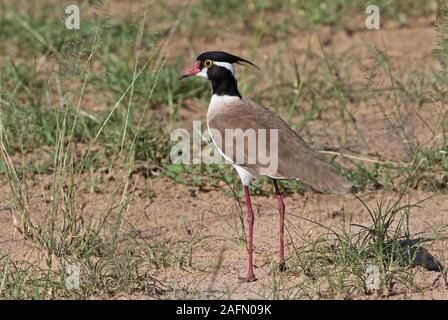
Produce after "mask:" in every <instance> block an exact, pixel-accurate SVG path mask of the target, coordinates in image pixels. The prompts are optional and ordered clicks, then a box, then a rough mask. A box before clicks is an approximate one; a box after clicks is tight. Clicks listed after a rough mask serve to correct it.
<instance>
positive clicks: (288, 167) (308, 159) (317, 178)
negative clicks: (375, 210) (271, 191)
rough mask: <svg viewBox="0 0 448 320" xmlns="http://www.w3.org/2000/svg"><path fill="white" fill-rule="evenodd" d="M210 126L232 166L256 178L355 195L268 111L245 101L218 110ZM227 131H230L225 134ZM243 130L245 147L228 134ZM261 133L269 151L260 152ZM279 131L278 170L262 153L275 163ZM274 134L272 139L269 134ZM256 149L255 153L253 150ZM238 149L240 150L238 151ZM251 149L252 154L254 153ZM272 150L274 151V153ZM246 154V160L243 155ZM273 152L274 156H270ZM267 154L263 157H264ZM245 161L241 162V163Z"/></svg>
mask: <svg viewBox="0 0 448 320" xmlns="http://www.w3.org/2000/svg"><path fill="white" fill-rule="evenodd" d="M207 124H208V127H209V130H210V131H211V132H210V133H211V135H212V137H213V140H214V141H215V143H217V145H218V148H219V149H220V151H221V153H223V154H224V155H225V156H226V157H227V158H230V159H231V160H232V162H234V163H237V164H239V165H242V166H243V167H245V168H246V169H248V170H249V171H250V172H251V173H252V174H254V175H255V176H258V175H267V176H270V177H272V178H277V179H298V180H301V181H303V182H304V183H306V184H308V185H310V186H311V187H313V188H314V189H316V190H318V191H321V192H324V193H335V194H344V193H347V192H350V191H352V189H353V186H352V184H351V183H350V181H348V180H347V179H345V178H344V177H343V176H341V175H340V174H339V173H338V172H337V171H336V170H335V168H334V167H333V166H331V165H330V164H329V163H327V161H326V159H325V157H324V156H323V155H321V154H320V153H318V152H316V151H314V150H312V149H311V148H309V147H308V146H307V144H306V143H305V142H304V141H303V140H302V139H301V138H300V137H299V136H298V135H297V133H296V132H295V131H294V130H292V129H291V128H290V127H289V125H288V124H287V123H286V122H285V121H284V120H283V119H282V118H281V117H280V116H279V115H277V114H276V113H274V112H272V111H270V110H269V109H266V108H264V107H262V106H260V105H258V104H256V103H254V102H252V101H251V100H249V99H242V100H240V101H238V102H232V103H229V104H226V105H223V106H220V107H219V108H215V110H213V112H209V114H208V115H207ZM226 129H228V130H227V131H226ZM238 129H239V130H240V133H241V132H243V133H246V134H247V135H246V137H245V139H244V145H243V146H242V145H241V143H242V141H241V140H239V141H238V140H237V139H236V138H235V137H234V136H233V137H232V136H231V135H227V136H226V134H228V133H229V132H235V130H238ZM259 129H265V130H266V131H265V132H266V139H265V140H266V151H264V150H261V149H262V148H259V145H258V141H259V138H261V140H263V139H264V136H260V132H262V131H260V130H259ZM272 129H277V130H278V131H277V132H278V135H277V137H278V138H277V141H278V144H277V148H278V150H277V154H278V161H277V166H271V168H270V167H269V165H268V164H267V162H266V160H267V159H268V158H269V157H268V158H266V157H265V158H264V159H261V160H260V159H259V154H260V153H259V152H265V153H266V155H267V156H270V157H271V159H270V161H275V159H274V158H273V156H274V155H275V153H276V152H275V147H274V145H273V144H272V145H271V140H272V143H275V140H276V138H275V132H276V131H275V130H274V131H272ZM248 132H249V133H250V132H252V133H255V135H256V137H257V140H256V141H257V142H256V143H252V144H251V143H250V140H249V139H250V138H249V134H248ZM272 132H274V135H273V136H271V134H270V133H272ZM254 144H255V145H256V146H255V147H256V153H255V154H254V153H253V152H252V151H253V148H254ZM238 148H241V149H240V150H238ZM251 148H252V150H251ZM271 149H272V150H271ZM241 150H243V156H240V157H239V158H238V155H241V152H238V151H241ZM271 151H272V155H271ZM263 154H264V153H263ZM241 158H242V159H241Z"/></svg>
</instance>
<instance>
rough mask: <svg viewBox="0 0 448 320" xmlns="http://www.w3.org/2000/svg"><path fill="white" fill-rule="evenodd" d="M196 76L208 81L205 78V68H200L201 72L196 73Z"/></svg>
mask: <svg viewBox="0 0 448 320" xmlns="http://www.w3.org/2000/svg"><path fill="white" fill-rule="evenodd" d="M196 76H198V77H201V78H204V79H208V77H207V68H205V67H204V68H202V70H201V72H199V73H197V74H196Z"/></svg>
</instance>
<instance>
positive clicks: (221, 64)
mask: <svg viewBox="0 0 448 320" xmlns="http://www.w3.org/2000/svg"><path fill="white" fill-rule="evenodd" d="M215 65H217V66H220V67H223V68H226V69H227V70H230V72H232V74H233V76H234V77H235V68H234V67H233V64H232V63H228V62H221V61H215Z"/></svg>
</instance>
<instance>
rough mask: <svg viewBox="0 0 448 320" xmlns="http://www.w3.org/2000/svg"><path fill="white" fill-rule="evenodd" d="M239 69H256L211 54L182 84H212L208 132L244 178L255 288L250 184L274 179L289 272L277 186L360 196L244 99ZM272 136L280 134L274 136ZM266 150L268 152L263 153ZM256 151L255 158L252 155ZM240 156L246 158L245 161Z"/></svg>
mask: <svg viewBox="0 0 448 320" xmlns="http://www.w3.org/2000/svg"><path fill="white" fill-rule="evenodd" d="M234 64H249V65H252V66H255V67H256V65H255V64H253V63H252V62H250V61H247V60H245V59H243V58H240V57H238V56H235V55H232V54H229V53H227V52H223V51H209V52H204V53H202V54H200V55H199V56H198V57H197V59H196V62H195V63H194V66H193V67H192V68H190V69H188V70H186V71H185V72H184V73H183V75H182V76H181V79H183V78H186V77H190V76H199V77H202V78H204V79H207V80H209V81H210V82H211V84H212V89H213V94H212V98H211V101H210V104H209V107H208V112H207V126H208V130H209V133H210V136H211V137H212V140H213V142H214V143H215V145H216V147H217V150H218V151H219V152H220V153H221V155H222V156H223V157H224V158H225V159H227V160H228V161H230V162H231V163H232V165H233V166H234V168H235V169H236V171H237V172H238V174H239V176H240V178H241V181H242V184H243V188H244V192H245V196H246V209H247V222H248V225H249V244H248V252H249V262H248V265H249V266H248V273H247V276H246V277H245V278H240V280H242V281H245V282H249V281H255V280H256V278H255V274H254V270H253V257H252V251H253V225H254V214H253V211H252V205H251V200H250V193H249V184H250V182H251V180H252V179H254V178H256V177H258V176H261V175H263V176H268V177H270V178H272V181H273V184H274V188H275V192H276V194H277V208H278V211H279V213H280V261H279V267H280V270H281V271H283V270H284V269H285V256H284V218H285V205H284V203H283V199H282V195H281V193H280V190H279V187H278V184H277V180H283V179H289V180H300V181H302V182H304V183H306V184H308V185H310V186H311V187H312V188H314V189H315V190H317V191H320V192H322V193H332V194H345V193H348V192H356V188H354V187H353V185H352V184H351V183H350V181H348V180H347V179H346V178H344V177H343V176H341V175H340V174H339V173H338V172H337V171H336V170H335V168H334V167H333V166H331V165H330V164H329V163H327V161H326V160H325V158H324V156H323V155H322V154H321V153H319V152H316V151H314V150H312V149H311V148H310V147H308V145H307V144H306V143H305V142H304V141H303V140H302V139H301V138H300V137H299V135H298V134H297V133H296V132H295V131H294V130H292V129H291V128H290V126H289V125H288V124H287V123H286V122H285V121H284V120H283V119H282V118H281V117H280V116H279V115H278V114H276V113H275V112H273V111H271V110H269V109H267V108H264V107H262V106H260V105H258V104H257V103H255V102H253V101H252V100H250V99H248V98H243V97H242V96H241V94H240V92H239V91H238V86H237V80H236V75H235V67H234ZM257 68H258V67H257ZM229 130H230V131H231V132H234V133H235V132H239V133H242V134H243V135H244V134H247V132H252V133H255V135H256V142H257V143H255V146H254V145H253V143H252V145H251V144H250V142H249V139H246V138H247V137H245V136H243V139H240V138H239V137H236V135H233V136H232V135H227V136H226V132H227V131H229ZM267 131H268V133H267ZM269 132H274V133H276V134H274V135H270V134H269ZM261 133H263V134H261ZM226 138H227V139H226ZM263 139H264V140H266V141H264V143H261V144H260V143H259V142H260V141H261V140H263ZM246 142H247V143H246ZM272 142H274V144H273V143H272ZM263 148H264V149H265V150H261V149H263ZM254 149H255V155H254V154H253V152H252V151H253V150H254ZM238 150H240V153H241V152H242V153H243V154H242V156H241V154H239V153H238ZM251 150H252V151H251ZM259 152H263V154H265V155H266V154H269V155H270V160H271V161H273V162H276V164H275V165H274V166H270V165H269V164H267V163H266V161H261V160H260V159H261V158H259V157H258V154H259ZM272 153H275V154H274V155H273V154H272ZM240 156H241V157H240ZM265 159H266V158H264V160H265Z"/></svg>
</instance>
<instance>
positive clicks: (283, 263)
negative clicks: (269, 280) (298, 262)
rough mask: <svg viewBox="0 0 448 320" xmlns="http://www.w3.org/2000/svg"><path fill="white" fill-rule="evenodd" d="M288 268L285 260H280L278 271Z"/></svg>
mask: <svg viewBox="0 0 448 320" xmlns="http://www.w3.org/2000/svg"><path fill="white" fill-rule="evenodd" d="M286 270H288V267H287V266H286V263H285V261H280V263H279V264H278V271H280V272H285V271H286Z"/></svg>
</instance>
